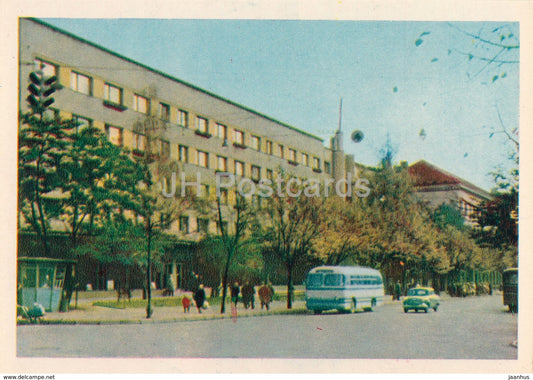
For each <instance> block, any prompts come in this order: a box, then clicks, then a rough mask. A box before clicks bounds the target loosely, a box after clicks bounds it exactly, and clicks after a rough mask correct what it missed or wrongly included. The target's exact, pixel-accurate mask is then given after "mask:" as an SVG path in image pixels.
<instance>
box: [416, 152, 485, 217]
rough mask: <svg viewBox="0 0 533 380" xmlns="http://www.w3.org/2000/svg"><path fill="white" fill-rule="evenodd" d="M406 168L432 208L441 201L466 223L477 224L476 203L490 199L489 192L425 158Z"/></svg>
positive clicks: (477, 204) (422, 198)
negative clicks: (455, 211) (457, 211)
mask: <svg viewBox="0 0 533 380" xmlns="http://www.w3.org/2000/svg"><path fill="white" fill-rule="evenodd" d="M408 171H409V175H410V176H411V178H412V180H413V185H414V186H415V190H416V194H417V196H418V197H419V198H420V199H421V200H423V201H424V202H425V203H426V204H427V205H428V206H429V207H430V208H432V209H435V208H437V207H439V206H440V205H442V204H446V205H449V206H452V207H455V208H457V209H458V210H459V211H460V212H461V215H462V216H463V218H464V220H465V224H467V225H469V226H472V227H474V226H476V225H477V222H476V218H477V216H478V213H479V210H480V207H482V205H483V202H485V201H490V200H491V199H492V195H491V194H490V193H488V192H487V191H485V190H483V189H482V188H480V187H478V186H476V185H474V184H472V183H470V182H468V181H466V180H464V179H462V178H460V177H457V176H456V175H454V174H451V173H449V172H447V171H445V170H443V169H441V168H439V167H437V166H435V165H433V164H431V163H429V162H427V161H424V160H420V161H417V162H415V163H414V164H412V165H410V166H409V168H408Z"/></svg>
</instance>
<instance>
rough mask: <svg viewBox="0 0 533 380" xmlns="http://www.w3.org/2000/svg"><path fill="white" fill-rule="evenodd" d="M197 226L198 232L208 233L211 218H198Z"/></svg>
mask: <svg viewBox="0 0 533 380" xmlns="http://www.w3.org/2000/svg"><path fill="white" fill-rule="evenodd" d="M196 227H197V229H198V232H200V233H203V234H207V233H209V219H205V218H198V219H197V220H196Z"/></svg>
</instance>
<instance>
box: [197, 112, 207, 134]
mask: <svg viewBox="0 0 533 380" xmlns="http://www.w3.org/2000/svg"><path fill="white" fill-rule="evenodd" d="M196 129H197V130H198V131H199V132H202V133H209V124H208V123H207V119H204V118H203V117H200V116H198V117H197V118H196Z"/></svg>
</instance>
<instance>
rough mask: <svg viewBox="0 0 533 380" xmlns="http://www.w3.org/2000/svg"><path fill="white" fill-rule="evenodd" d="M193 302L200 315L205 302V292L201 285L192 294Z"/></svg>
mask: <svg viewBox="0 0 533 380" xmlns="http://www.w3.org/2000/svg"><path fill="white" fill-rule="evenodd" d="M194 302H195V303H196V307H197V308H198V312H199V313H200V314H202V308H203V307H204V302H205V290H204V285H203V284H200V286H199V287H198V290H197V291H196V292H195V293H194Z"/></svg>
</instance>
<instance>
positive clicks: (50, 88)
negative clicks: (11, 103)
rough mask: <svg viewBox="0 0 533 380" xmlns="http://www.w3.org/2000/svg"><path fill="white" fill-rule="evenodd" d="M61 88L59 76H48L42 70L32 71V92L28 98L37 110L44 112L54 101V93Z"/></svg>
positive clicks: (30, 86) (29, 89)
mask: <svg viewBox="0 0 533 380" xmlns="http://www.w3.org/2000/svg"><path fill="white" fill-rule="evenodd" d="M58 88H59V85H58V83H57V77H56V76H55V75H54V76H51V77H48V78H46V77H45V76H44V74H43V72H42V71H41V70H39V71H32V72H31V73H30V84H29V86H28V91H29V92H30V94H29V95H28V97H27V98H26V100H27V101H28V103H29V105H30V107H31V108H32V109H33V110H34V111H35V112H38V113H40V112H43V111H44V110H46V108H48V107H50V106H51V105H52V104H53V103H54V98H52V96H51V95H52V94H53V93H54V92H55V91H56V90H57V89H58Z"/></svg>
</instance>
